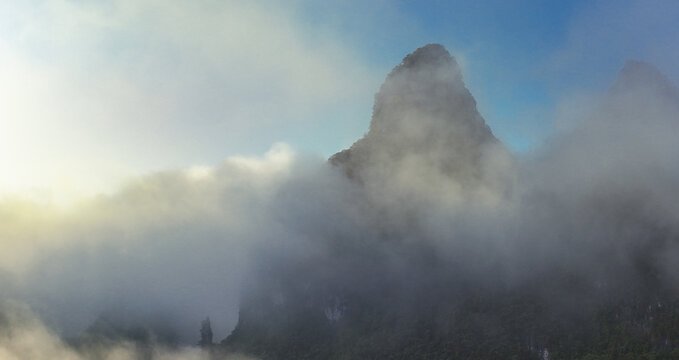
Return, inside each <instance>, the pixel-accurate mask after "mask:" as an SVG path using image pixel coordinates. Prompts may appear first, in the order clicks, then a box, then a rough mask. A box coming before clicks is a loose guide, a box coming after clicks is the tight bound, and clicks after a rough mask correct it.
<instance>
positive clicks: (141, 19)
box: [0, 0, 372, 203]
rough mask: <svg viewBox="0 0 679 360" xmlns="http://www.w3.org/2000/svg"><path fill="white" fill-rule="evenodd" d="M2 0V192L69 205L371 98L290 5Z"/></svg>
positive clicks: (360, 75) (259, 146)
mask: <svg viewBox="0 0 679 360" xmlns="http://www.w3.org/2000/svg"><path fill="white" fill-rule="evenodd" d="M2 7H3V9H4V11H3V13H6V14H9V15H11V16H9V15H8V16H9V17H11V19H9V20H8V22H7V24H6V25H5V26H4V30H5V31H3V34H2V35H0V53H1V54H2V56H1V57H0V59H1V60H0V68H1V69H2V70H0V71H1V74H2V76H3V79H6V80H7V81H3V82H2V84H1V85H0V101H1V102H2V103H1V104H0V121H1V122H0V134H2V135H0V136H1V138H0V140H2V141H1V142H0V143H1V144H2V145H0V146H2V148H1V150H2V151H1V153H2V154H3V161H2V164H3V165H2V169H1V170H2V173H3V176H2V178H0V186H2V188H0V191H2V192H3V193H15V194H16V193H17V192H23V193H26V192H28V191H33V193H34V195H35V196H34V197H36V198H43V199H44V200H46V201H47V202H49V201H50V200H53V202H61V203H63V202H72V199H69V197H70V198H72V197H74V196H76V194H78V193H81V194H83V193H84V194H85V195H92V194H97V193H101V192H106V191H110V190H112V189H113V188H115V187H116V186H117V184H119V183H120V182H122V181H123V180H124V179H125V178H127V177H129V176H133V175H138V174H141V173H145V172H148V171H153V170H160V169H164V168H168V167H173V166H174V167H176V166H180V167H185V166H190V165H192V164H195V163H208V164H214V163H217V162H218V161H219V160H221V158H222V157H223V156H224V155H223V154H238V153H243V152H245V153H253V152H254V153H258V152H261V151H264V150H265V149H266V147H268V146H269V145H270V144H271V143H273V142H276V141H279V140H281V137H283V138H285V137H286V136H292V135H290V134H294V131H293V130H295V129H296V130H300V129H304V128H307V127H310V126H311V127H319V128H320V127H322V126H323V124H324V122H327V121H329V120H328V119H326V118H324V117H321V116H318V113H319V111H320V109H328V108H334V109H338V114H342V112H343V111H344V110H341V108H346V107H347V106H346V105H347V104H348V103H350V102H351V101H354V100H356V99H360V98H367V99H369V98H370V92H369V91H370V89H369V88H368V87H367V86H366V85H367V84H371V80H370V79H372V77H371V76H370V75H369V73H368V72H367V70H366V66H365V65H364V64H363V63H362V61H361V58H360V57H359V56H358V55H357V54H356V53H355V52H354V51H353V50H352V49H351V47H350V46H348V45H347V44H345V43H343V42H342V40H341V39H340V38H339V37H338V36H336V35H333V34H330V33H329V32H326V33H322V32H318V33H314V31H313V27H311V26H308V25H306V24H305V23H303V22H302V21H301V20H300V19H299V16H298V14H297V12H296V11H297V8H296V7H294V6H293V7H291V8H289V7H283V6H280V5H279V4H274V3H248V4H243V3H241V2H235V1H210V0H206V1H199V2H174V3H173V4H171V5H168V4H167V3H166V2H160V1H141V2H138V1H128V0H116V1H106V2H76V1H69V0H59V1H49V2H48V1H34V2H27V3H21V4H18V3H10V2H7V3H4V2H3V4H2ZM271 129H278V130H277V131H272V130H271ZM285 129H289V130H290V131H289V132H287V133H285V134H283V133H282V132H283V130H285ZM300 131H301V130H300ZM104 134H105V136H104ZM5 154H12V156H11V157H6V156H5ZM63 194H68V195H63ZM64 198H66V199H64Z"/></svg>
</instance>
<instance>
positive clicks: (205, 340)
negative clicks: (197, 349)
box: [198, 316, 212, 347]
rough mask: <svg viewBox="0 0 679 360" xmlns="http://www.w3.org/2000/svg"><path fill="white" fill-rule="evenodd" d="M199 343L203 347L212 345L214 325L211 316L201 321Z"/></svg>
mask: <svg viewBox="0 0 679 360" xmlns="http://www.w3.org/2000/svg"><path fill="white" fill-rule="evenodd" d="M198 345H200V346H201V347H209V346H212V327H211V326H210V317H209V316H208V317H206V318H205V320H203V321H201V323H200V342H198Z"/></svg>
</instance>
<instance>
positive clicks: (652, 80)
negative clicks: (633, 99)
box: [612, 60, 676, 93]
mask: <svg viewBox="0 0 679 360" xmlns="http://www.w3.org/2000/svg"><path fill="white" fill-rule="evenodd" d="M644 89H646V90H655V91H659V92H661V93H672V92H675V91H676V88H675V87H674V86H673V85H672V83H671V82H670V81H669V79H667V77H666V76H665V75H663V74H662V73H661V72H660V70H658V68H656V67H655V66H653V65H651V64H649V63H646V62H643V61H637V60H628V61H627V62H626V63H625V66H623V68H622V70H620V73H619V74H618V78H617V79H616V81H615V84H614V85H613V88H612V90H613V91H614V92H621V91H630V90H632V91H634V90H644Z"/></svg>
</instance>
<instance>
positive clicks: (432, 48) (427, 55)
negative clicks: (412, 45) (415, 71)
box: [401, 44, 457, 68]
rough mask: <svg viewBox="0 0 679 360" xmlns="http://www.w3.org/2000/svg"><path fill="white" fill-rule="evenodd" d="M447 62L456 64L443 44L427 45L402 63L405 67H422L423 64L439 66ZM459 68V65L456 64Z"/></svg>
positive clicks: (409, 55) (408, 56)
mask: <svg viewBox="0 0 679 360" xmlns="http://www.w3.org/2000/svg"><path fill="white" fill-rule="evenodd" d="M446 62H455V59H453V57H452V56H451V55H450V53H449V52H448V50H446V48H445V47H443V45H441V44H427V45H425V46H423V47H421V48H419V49H417V50H415V51H413V52H412V53H411V54H408V55H407V56H406V57H405V58H403V62H402V63H401V64H402V66H404V67H408V68H410V67H414V66H421V65H422V64H432V65H437V64H441V63H446ZM455 65H456V66H457V64H455Z"/></svg>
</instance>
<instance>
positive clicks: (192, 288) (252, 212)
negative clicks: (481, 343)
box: [0, 144, 295, 342]
mask: <svg viewBox="0 0 679 360" xmlns="http://www.w3.org/2000/svg"><path fill="white" fill-rule="evenodd" d="M294 164H295V161H294V155H293V153H292V151H291V150H290V148H289V147H287V146H286V145H285V144H277V145H275V146H274V147H272V149H271V150H270V151H269V152H267V153H266V155H264V156H263V157H261V158H252V157H232V158H228V159H226V160H225V161H224V162H223V163H222V164H221V165H220V166H217V167H213V168H207V167H203V168H199V169H196V168H190V169H187V170H175V171H165V172H160V173H157V174H153V175H149V176H144V177H139V178H136V179H135V180H131V181H129V183H128V184H127V185H126V186H125V187H123V188H122V189H120V190H119V191H117V192H116V193H115V194H113V195H110V196H102V197H98V198H93V199H91V200H88V201H84V202H81V203H79V204H78V205H76V206H73V207H72V208H70V209H68V210H63V209H59V208H50V207H46V206H44V205H41V204H36V203H34V202H31V201H27V200H20V199H16V200H11V201H10V200H5V201H2V202H0V219H2V221H0V235H2V238H3V241H2V242H1V243H0V254H2V256H0V275H3V276H0V280H2V282H3V288H4V289H5V290H6V291H4V294H3V297H5V298H7V297H9V298H11V297H18V298H20V299H28V300H26V301H28V303H29V304H30V305H31V306H33V307H34V308H36V309H38V310H39V311H38V312H39V313H40V315H41V316H44V317H46V318H51V319H54V322H55V323H56V325H57V327H58V328H59V329H61V331H63V332H64V333H67V334H71V335H74V334H77V333H78V332H80V331H82V329H84V328H85V327H86V326H88V325H89V324H90V323H91V322H92V321H94V319H95V318H96V317H97V316H99V315H100V314H101V313H102V312H104V311H119V312H121V313H129V316H132V317H134V316H139V317H144V316H146V315H150V316H151V318H155V317H160V318H164V317H170V318H171V319H174V318H176V319H177V321H175V320H172V321H169V322H170V323H171V327H173V328H176V329H178V330H179V331H180V338H181V339H182V341H184V342H192V340H193V338H194V337H195V336H196V334H197V333H196V332H195V331H193V328H194V327H195V326H196V325H195V324H196V321H199V320H200V319H202V318H204V317H205V316H206V315H210V316H212V318H213V320H214V321H213V323H214V324H215V333H216V335H217V336H218V337H224V336H225V335H226V332H227V331H228V330H229V327H230V326H232V324H233V323H234V322H235V320H236V318H235V317H236V313H237V302H238V287H239V283H240V279H241V276H242V273H243V272H244V271H245V269H246V268H247V267H248V264H249V257H248V254H249V250H250V249H252V248H253V247H254V246H257V244H260V243H261V242H262V241H266V240H267V239H272V238H274V237H275V233H274V232H275V226H270V225H267V226H263V225H262V224H261V223H260V222H268V219H269V218H268V215H267V211H266V209H267V207H268V205H267V204H268V202H269V200H268V199H269V198H271V197H272V196H273V193H274V192H275V191H276V189H277V188H278V187H279V186H280V184H281V183H282V182H283V181H285V179H287V178H288V177H289V176H290V171H291V169H292V168H293V167H294ZM132 289H138V290H139V291H142V293H143V295H142V296H140V293H139V292H138V291H131V290H132ZM142 289H143V290H142ZM43 310H44V311H43ZM174 313H181V314H183V315H179V316H177V315H173V314H174ZM185 315H186V316H185ZM194 333H196V334H194Z"/></svg>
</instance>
